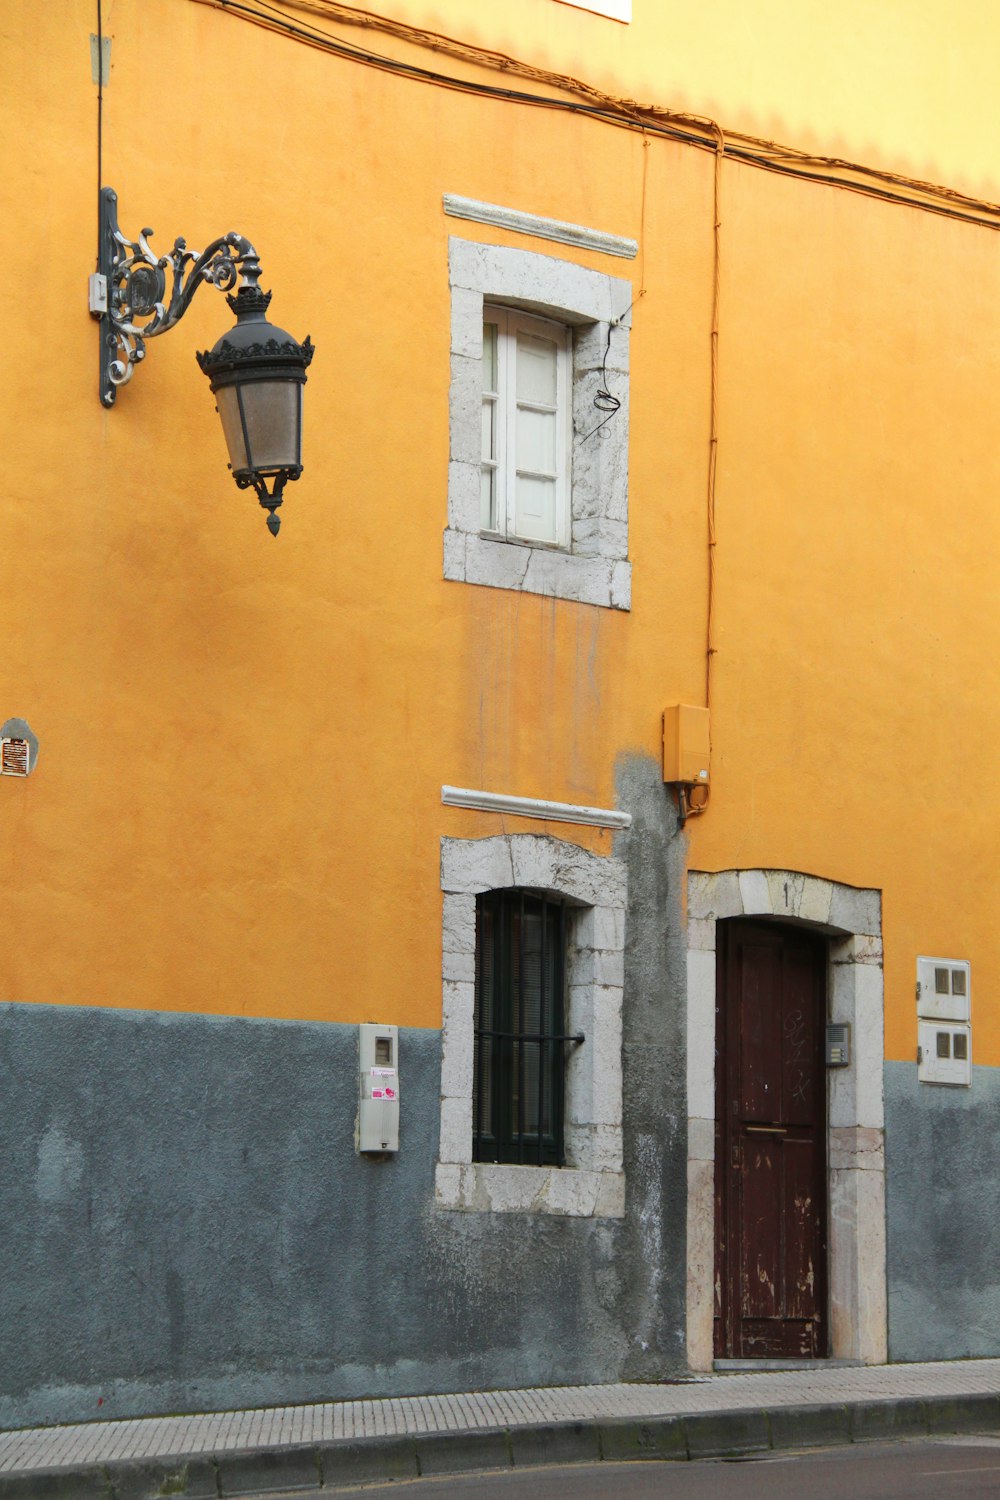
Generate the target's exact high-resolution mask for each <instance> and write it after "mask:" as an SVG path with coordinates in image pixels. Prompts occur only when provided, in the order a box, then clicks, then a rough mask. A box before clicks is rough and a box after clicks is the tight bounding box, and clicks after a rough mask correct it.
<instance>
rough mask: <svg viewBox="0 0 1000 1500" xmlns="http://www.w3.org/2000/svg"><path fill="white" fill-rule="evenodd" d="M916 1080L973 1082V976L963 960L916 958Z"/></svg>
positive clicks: (964, 1086)
mask: <svg viewBox="0 0 1000 1500" xmlns="http://www.w3.org/2000/svg"><path fill="white" fill-rule="evenodd" d="M917 1077H918V1078H919V1080H920V1082H921V1083H946V1084H952V1085H957V1086H958V1087H960V1088H968V1087H969V1086H970V1084H971V1083H972V975H971V970H970V965H969V964H968V962H967V961H966V960H964V959H958V958H918V959H917Z"/></svg>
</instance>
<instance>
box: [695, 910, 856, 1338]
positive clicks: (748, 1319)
mask: <svg viewBox="0 0 1000 1500" xmlns="http://www.w3.org/2000/svg"><path fill="white" fill-rule="evenodd" d="M718 933H719V949H718V961H719V966H718V987H717V1002H716V1038H717V1057H716V1141H715V1148H716V1155H715V1160H716V1276H715V1288H716V1309H715V1312H716V1317H715V1352H716V1354H717V1355H718V1356H728V1357H732V1358H753V1357H758V1358H775V1357H778V1358H787V1357H789V1356H812V1357H817V1356H823V1355H825V1354H826V1353H827V1352H828V1347H827V1305H826V1304H827V1278H826V1196H827V1194H826V1072H825V1066H824V1056H823V1043H824V1025H825V1019H826V947H825V944H824V942H823V941H822V939H820V938H817V937H815V936H814V935H813V934H811V933H809V932H807V931H805V930H803V929H797V928H790V927H779V926H776V925H773V924H769V923H764V922H756V923H754V922H745V921H731V922H720V923H719V926H718Z"/></svg>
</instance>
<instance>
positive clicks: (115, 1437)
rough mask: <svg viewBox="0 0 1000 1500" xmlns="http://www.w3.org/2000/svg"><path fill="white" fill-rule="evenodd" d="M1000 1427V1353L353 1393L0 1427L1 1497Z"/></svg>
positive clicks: (338, 1477) (244, 1485)
mask: <svg viewBox="0 0 1000 1500" xmlns="http://www.w3.org/2000/svg"><path fill="white" fill-rule="evenodd" d="M957 1431H966V1432H970V1431H975V1432H1000V1360H996V1359H982V1360H956V1361H953V1362H950V1363H946V1364H945V1363H941V1364H922V1365H882V1366H878V1367H869V1368H844V1367H832V1366H827V1367H818V1368H817V1367H808V1368H803V1369H801V1370H795V1371H780V1372H764V1371H759V1372H758V1371H754V1372H752V1373H739V1374H718V1375H711V1376H703V1377H696V1378H693V1379H691V1380H690V1381H687V1382H684V1383H681V1384H677V1385H601V1386H569V1387H559V1388H556V1389H547V1390H520V1391H487V1392H473V1393H467V1394H462V1395H446V1396H412V1397H399V1398H391V1399H387V1400H379V1401H340V1402H330V1403H326V1404H323V1405H315V1406H294V1407H273V1408H267V1409H262V1410H256V1411H243V1412H217V1413H211V1414H208V1415H201V1416H180V1417H147V1418H135V1419H130V1420H126V1421H103V1422H87V1423H80V1424H77V1425H75V1426H68V1427H46V1428H29V1429H24V1430H20V1431H16V1432H5V1433H0V1500H98V1497H100V1500H151V1497H154V1496H161V1495H181V1496H190V1497H192V1500H195V1497H197V1500H206V1497H212V1500H217V1497H221V1496H243V1495H251V1494H268V1493H272V1494H273V1493H278V1492H287V1491H293V1490H295V1489H297V1488H298V1489H306V1488H317V1487H322V1486H326V1487H334V1488H335V1487H337V1486H339V1485H346V1484H352V1483H364V1482H366V1481H374V1480H378V1479H383V1480H384V1479H392V1478H399V1479H402V1478H416V1477H418V1476H419V1475H421V1474H441V1473H448V1472H456V1471H460V1470H472V1469H486V1468H498V1467H509V1466H511V1465H514V1466H517V1467H522V1466H526V1465H530V1464H539V1463H568V1462H577V1461H598V1460H601V1459H615V1460H621V1459H628V1458H636V1459H640V1458H679V1459H686V1458H702V1457H705V1458H707V1457H713V1456H719V1455H722V1454H729V1453H747V1452H756V1451H760V1450H763V1449H768V1448H788V1447H799V1446H803V1447H804V1446H810V1445H815V1444H823V1445H827V1444H830V1443H838V1442H857V1441H860V1440H864V1439H871V1438H887V1437H896V1436H900V1437H901V1436H917V1435H927V1434H936V1433H943V1432H957Z"/></svg>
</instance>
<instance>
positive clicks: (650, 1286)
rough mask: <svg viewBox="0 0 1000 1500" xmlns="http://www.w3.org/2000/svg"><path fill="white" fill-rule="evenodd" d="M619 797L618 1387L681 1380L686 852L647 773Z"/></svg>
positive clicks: (631, 779)
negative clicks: (622, 1330)
mask: <svg viewBox="0 0 1000 1500" xmlns="http://www.w3.org/2000/svg"><path fill="white" fill-rule="evenodd" d="M617 785H618V803H619V806H620V807H622V808H624V809H625V810H626V811H628V812H630V813H631V814H632V826H631V828H630V829H628V830H627V831H626V832H624V833H621V834H619V835H616V837H615V853H616V854H619V855H621V856H622V857H623V858H624V859H625V863H626V866H627V869H628V913H627V917H626V929H625V931H626V938H625V1006H624V1014H623V1025H624V1042H623V1080H622V1083H623V1097H624V1124H625V1179H626V1200H625V1213H626V1217H625V1220H624V1223H623V1226H622V1240H623V1246H622V1250H623V1252H624V1253H625V1254H626V1255H627V1261H626V1262H625V1266H624V1271H625V1274H626V1276H627V1277H628V1281H629V1283H630V1284H631V1286H632V1289H633V1290H632V1301H633V1303H634V1311H633V1312H632V1314H631V1316H632V1323H631V1327H630V1328H629V1333H628V1356H627V1358H626V1360H625V1363H624V1367H623V1370H622V1375H623V1378H624V1379H627V1380H652V1379H662V1378H664V1377H665V1376H676V1375H679V1374H682V1373H684V1372H685V1371H686V1370H687V1355H686V1350H685V1316H686V1313H685V1299H686V1216H687V1103H686V1087H687V1085H686V1062H685V1028H686V1013H687V952H686V946H685V937H684V929H683V917H682V896H681V893H682V889H683V882H684V878H685V873H684V871H685V856H686V840H685V839H684V837H683V835H682V834H681V833H680V831H679V829H678V826H677V809H676V806H675V804H674V801H673V798H672V796H671V794H670V792H669V791H668V790H667V788H666V787H665V786H664V784H663V772H662V767H661V766H660V765H659V763H658V762H657V761H655V760H653V759H652V758H651V757H647V756H639V755H634V756H629V757H623V758H622V759H621V760H620V761H619V764H618V776H617Z"/></svg>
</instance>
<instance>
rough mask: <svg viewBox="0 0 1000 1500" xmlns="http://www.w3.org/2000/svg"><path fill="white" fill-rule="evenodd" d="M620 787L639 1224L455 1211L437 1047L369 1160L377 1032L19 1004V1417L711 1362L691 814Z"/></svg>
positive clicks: (4, 1180) (6, 1420) (14, 1131)
mask: <svg viewBox="0 0 1000 1500" xmlns="http://www.w3.org/2000/svg"><path fill="white" fill-rule="evenodd" d="M620 791H621V795H622V801H623V805H624V806H626V807H627V808H628V809H629V810H630V811H631V812H632V813H633V817H634V822H633V826H632V829H631V830H630V832H629V833H628V834H627V835H625V834H623V835H622V836H621V840H620V842H618V841H616V850H617V851H618V852H620V853H622V854H623V855H624V857H625V858H626V859H627V862H628V867H629V877H630V881H631V882H632V895H631V897H630V906H629V916H628V939H627V942H628V948H627V953H626V993H627V995H628V997H629V998H628V1000H627V1002H626V1007H625V1039H624V1064H625V1099H626V1130H625V1166H626V1173H627V1200H626V1216H625V1218H624V1219H620V1220H609V1219H604V1220H588V1219H578V1218H576V1219H574V1218H559V1217H553V1216H551V1215H544V1216H532V1215H529V1214H496V1215H493V1214H478V1213H463V1212H455V1211H448V1210H442V1209H438V1208H435V1206H434V1197H433V1169H434V1160H435V1157H436V1154H437V1132H438V1118H439V1088H440V1036H439V1033H438V1032H437V1031H427V1030H417V1029H410V1030H404V1031H402V1033H401V1038H400V1092H401V1106H402V1112H401V1132H400V1134H401V1149H400V1152H399V1155H398V1156H397V1157H395V1158H390V1159H388V1160H369V1159H365V1158H359V1157H358V1156H357V1155H356V1154H355V1150H354V1127H355V1113H356V1107H357V1106H356V1101H357V1030H356V1028H355V1027H353V1026H340V1025H322V1024H298V1023H291V1022H273V1021H251V1020H240V1019H221V1018H212V1017H205V1016H189V1015H157V1014H152V1013H146V1012H142V1011H110V1010H102V1009H94V1008H74V1007H68V1006H67V1007H61V1006H24V1005H14V1004H8V1005H3V1006H0V1077H2V1080H3V1109H2V1110H0V1162H2V1163H3V1169H2V1171H0V1252H2V1264H3V1276H2V1277H0V1329H2V1331H3V1334H2V1338H0V1425H4V1426H17V1425H23V1424H31V1423H38V1422H45V1421H75V1420H82V1419H87V1418H92V1417H98V1416H101V1417H110V1416H117V1415H134V1414H138V1413H143V1412H160V1411H178V1410H200V1409H212V1408H225V1407H232V1406H237V1407H238V1406H245V1405H256V1404H271V1403H284V1402H298V1401H309V1400H320V1399H324V1400H328V1399H342V1398H349V1397H355V1396H361V1395H372V1394H374V1395H389V1394H405V1393H408V1392H418V1391H435V1390H438V1391H440V1390H448V1389H451V1390H456V1389H458V1390H469V1389H476V1388H482V1387H490V1386H492V1387H502V1386H505V1385H506V1386H515V1385H531V1384H535V1383H553V1384H564V1383H576V1382H587V1381H599V1380H607V1379H617V1378H621V1377H632V1378H636V1377H646V1378H649V1377H654V1376H661V1377H662V1376H669V1375H671V1374H677V1373H679V1372H680V1371H681V1370H682V1369H683V1368H684V1355H683V1288H684V1274H683V1271H684V1186H683V1170H684V1151H683V1138H682V1124H683V1119H684V1094H683V1024H684V1023H683V997H684V982H683V975H684V967H683V965H684V959H683V948H682V945H681V942H680V927H679V923H680V900H679V891H680V884H679V846H678V840H677V838H676V817H675V814H674V813H673V810H672V808H671V806H670V803H669V800H668V797H667V794H666V792H665V790H664V788H663V785H662V782H660V780H659V775H658V771H657V768H656V766H655V765H654V764H653V763H651V762H649V763H647V762H641V761H636V762H633V763H631V764H630V765H629V766H627V767H625V768H624V769H623V772H622V777H621V782H620ZM373 1019H378V1018H377V1017H373Z"/></svg>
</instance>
